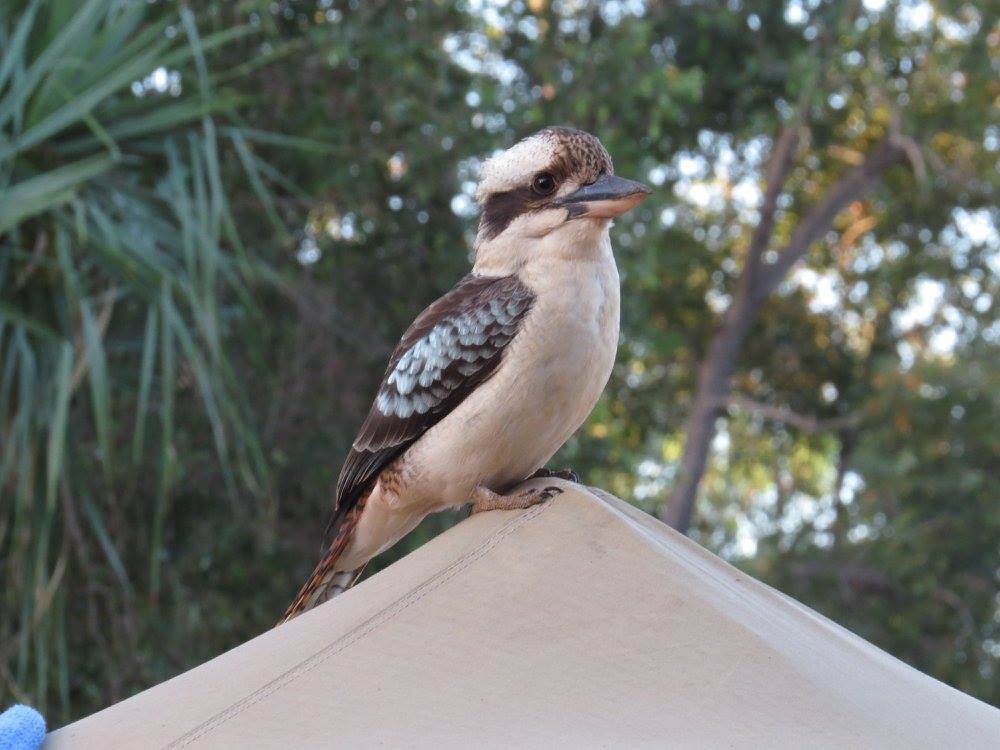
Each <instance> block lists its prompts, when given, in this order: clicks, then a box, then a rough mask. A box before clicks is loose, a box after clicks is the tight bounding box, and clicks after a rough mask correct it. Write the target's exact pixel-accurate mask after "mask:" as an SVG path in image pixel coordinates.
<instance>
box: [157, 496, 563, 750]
mask: <svg viewBox="0 0 1000 750" xmlns="http://www.w3.org/2000/svg"><path fill="white" fill-rule="evenodd" d="M550 505H552V501H549V502H546V503H542V504H540V505H536V506H534V507H533V508H530V509H529V510H528V511H527V512H525V513H522V514H521V515H519V516H517V517H516V518H514V519H512V520H511V521H508V522H507V523H506V524H505V525H504V526H502V527H500V528H499V529H498V530H497V531H495V532H494V533H493V535H492V536H491V537H490V538H489V539H487V540H486V541H485V542H483V544H482V545H480V546H479V547H477V548H476V549H474V550H472V551H470V552H467V553H466V554H464V555H462V556H461V557H460V558H458V559H457V560H455V561H454V562H453V563H451V564H450V565H448V566H447V567H446V568H444V569H442V570H440V571H438V572H437V573H435V574H434V575H433V576H431V577H430V578H428V579H427V580H425V581H424V582H423V583H421V584H420V585H419V586H418V587H417V588H415V589H414V590H412V591H411V592H410V593H409V594H407V595H405V596H404V597H402V598H400V599H397V600H396V601H395V602H393V603H392V604H390V605H388V606H387V607H385V608H383V609H382V610H380V611H379V612H377V613H375V614H374V615H372V616H371V617H370V618H368V619H367V620H366V621H365V622H364V623H362V624H361V625H359V626H358V627H356V628H355V629H354V630H352V631H351V632H349V633H347V634H346V635H344V636H342V637H341V638H339V639H337V640H336V641H334V642H333V643H330V644H328V645H326V646H324V647H323V648H322V649H320V650H319V651H317V652H316V653H314V654H313V655H312V656H310V657H308V658H307V659H304V660H303V661H301V662H299V663H298V664H296V665H295V666H294V667H292V668H291V669H289V670H287V671H285V672H283V673H282V674H280V675H279V676H278V677H276V678H274V679H273V680H271V681H270V682H268V683H267V684H265V685H263V686H262V687H260V688H258V689H257V690H255V691H254V692H252V693H250V695H248V696H246V697H245V698H243V699H242V700H240V701H239V702H238V703H235V704H233V705H231V706H230V707H229V708H227V709H225V710H224V711H221V712H219V713H217V714H216V715H215V716H213V717H212V718H210V719H208V720H207V721H205V722H203V723H202V724H200V725H199V726H197V727H195V728H194V729H191V730H190V731H188V732H187V733H185V734H183V735H181V736H180V737H178V738H177V739H176V740H174V741H172V742H170V743H169V744H167V745H165V746H164V750H171V749H172V748H180V747H186V746H187V745H190V744H191V743H192V742H195V741H196V740H199V739H201V738H202V737H204V736H205V735H206V734H208V733H210V732H212V731H214V730H215V729H218V728H219V727H220V726H221V725H222V724H225V723H226V722H227V721H229V720H230V719H232V718H234V717H236V716H239V715H240V714H241V713H243V712H244V711H246V710H247V709H248V708H250V707H251V706H253V705H255V704H257V703H259V702H260V701H262V700H264V699H265V698H267V697H268V696H270V695H272V694H273V693H275V692H277V691H278V690H280V689H281V688H283V687H285V686H286V685H288V684H290V683H292V682H294V681H295V680H297V679H298V678H299V677H301V676H302V675H304V674H308V673H309V672H310V671H312V670H313V669H315V668H316V667H317V666H319V665H320V664H322V663H323V662H324V661H326V660H327V659H329V658H330V657H331V656H336V655H337V654H339V653H341V652H342V651H344V650H345V649H347V648H348V647H350V646H351V645H353V644H354V643H356V642H357V641H359V640H360V639H361V638H362V637H364V636H366V635H368V633H370V632H372V631H373V630H375V629H376V628H378V627H379V626H381V625H383V624H385V623H386V622H388V621H389V620H391V619H392V618H393V617H395V616H397V615H398V614H400V613H401V612H404V611H405V610H406V609H408V608H409V607H412V606H413V605H414V604H416V603H417V602H419V601H420V600H421V599H423V598H424V597H425V596H427V595H428V594H430V593H431V592H433V591H435V590H436V589H438V588H440V587H441V586H442V585H443V584H445V583H447V582H448V581H449V580H451V579H452V578H454V577H455V576H456V575H457V574H458V573H459V572H461V571H462V570H464V569H465V568H467V567H469V566H470V565H472V564H473V563H474V562H476V561H477V560H479V559H480V558H481V557H483V556H484V555H485V554H486V553H488V552H489V551H490V550H492V549H493V548H494V547H496V546H497V545H498V544H499V543H500V542H501V541H503V540H504V539H505V538H506V537H508V536H510V535H511V534H512V533H513V532H514V531H516V530H517V529H518V528H520V527H521V526H523V525H524V524H526V523H527V522H528V521H530V520H532V519H533V518H535V517H537V516H538V515H539V514H541V513H542V512H543V511H544V510H545V509H546V508H548V507H549V506H550Z"/></svg>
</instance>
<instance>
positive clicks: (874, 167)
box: [657, 121, 912, 533]
mask: <svg viewBox="0 0 1000 750" xmlns="http://www.w3.org/2000/svg"><path fill="white" fill-rule="evenodd" d="M798 131H799V123H798V122H797V121H796V122H793V123H791V124H789V125H788V126H787V127H786V128H785V130H784V131H783V133H782V134H781V137H780V138H779V139H778V141H777V142H776V143H775V149H774V155H773V156H772V158H771V163H770V164H769V166H768V170H767V190H766V192H765V195H764V200H763V202H762V205H761V217H760V223H759V224H758V226H757V227H756V229H755V230H754V233H753V236H752V237H751V239H750V246H749V248H748V250H747V259H746V263H745V265H744V267H743V272H742V273H741V274H740V278H739V281H738V282H737V291H736V294H735V295H734V298H733V302H732V305H731V306H730V307H729V309H728V310H727V311H726V314H725V317H724V318H723V322H722V325H721V326H720V328H719V329H718V331H717V332H716V334H715V336H714V337H713V338H712V341H711V342H710V343H709V345H708V350H707V352H706V353H705V359H704V361H703V362H702V364H701V369H700V371H699V375H698V387H697V391H696V394H695V398H694V403H693V405H692V407H691V413H690V415H689V416H688V418H687V422H686V423H685V427H684V432H685V435H686V439H685V442H684V453H683V455H682V456H681V461H680V466H679V469H678V475H677V479H676V482H675V484H674V487H673V489H672V490H671V492H670V495H669V497H668V498H667V499H666V500H665V502H663V503H661V504H660V506H659V508H658V512H657V514H658V515H659V517H660V519H661V520H663V521H664V522H666V523H668V524H669V525H670V526H672V527H674V528H675V529H677V530H678V531H680V532H683V533H686V532H687V530H688V528H689V527H690V525H691V516H692V514H693V511H694V503H695V499H696V498H697V495H698V486H699V485H700V484H701V479H702V476H704V473H705V465H706V463H707V461H708V454H709V450H710V449H711V446H712V440H713V439H714V438H715V431H716V430H715V424H716V419H717V417H718V416H719V413H720V412H721V410H722V409H723V408H724V406H725V404H726V402H727V401H728V399H729V395H730V392H731V390H732V377H733V373H734V372H735V371H736V363H737V362H738V360H739V355H740V351H741V349H742V347H743V340H744V339H745V338H746V334H747V331H749V330H750V326H751V325H752V324H753V321H754V319H755V318H756V317H757V314H758V313H759V312H760V308H761V307H762V306H763V305H764V302H766V301H767V299H768V297H770V295H771V294H772V293H773V292H774V290H775V289H777V287H778V284H780V283H781V280H782V279H783V278H784V277H785V275H786V274H787V273H788V271H789V270H790V269H791V267H792V266H793V265H794V264H795V263H796V262H797V261H798V260H800V259H801V258H802V256H803V255H805V254H806V251H807V250H808V249H809V247H810V246H811V245H812V243H813V242H815V241H816V240H818V239H819V238H820V237H822V236H823V234H824V233H826V232H827V231H828V230H829V228H830V225H831V224H832V222H833V220H834V219H835V218H836V216H837V214H839V213H840V212H841V211H842V210H843V209H844V208H846V207H847V206H848V205H849V204H850V203H851V202H852V201H855V200H858V199H859V198H861V197H862V196H863V195H864V194H865V193H866V192H867V191H868V190H869V189H870V188H871V187H872V186H873V185H875V184H876V183H877V182H878V181H879V180H880V179H881V177H882V174H883V173H884V172H885V171H886V170H887V169H888V168H889V167H891V166H892V165H893V164H895V163H897V162H898V161H901V160H902V159H903V157H904V156H905V154H906V149H907V147H908V146H909V147H910V148H912V142H907V141H905V140H904V139H902V138H901V137H898V136H897V137H892V136H890V137H887V138H886V139H884V140H883V141H880V142H879V143H878V144H876V145H875V146H874V147H873V148H872V150H871V152H870V153H869V154H868V156H867V157H866V158H865V160H864V162H863V163H861V164H860V165H859V166H857V167H855V168H854V169H851V170H849V171H848V172H847V173H845V174H844V176H843V177H841V178H840V179H839V180H838V181H837V182H836V183H834V184H833V185H832V186H831V187H830V188H829V190H827V192H826V193H825V194H824V195H823V197H822V198H821V199H820V200H819V201H818V202H817V203H816V204H815V205H814V206H813V207H812V209H811V210H810V211H809V212H808V213H807V214H806V215H805V216H804V217H803V218H802V220H801V221H800V222H799V224H798V225H797V226H796V227H795V230H794V231H793V232H792V235H791V238H790V239H789V242H788V244H787V245H786V246H785V247H784V248H782V249H781V250H779V251H777V254H776V257H775V259H774V262H772V263H769V264H765V263H764V262H763V257H764V250H765V249H766V248H767V246H768V245H770V243H771V234H772V230H773V227H774V216H775V212H776V209H777V198H778V196H779V195H780V194H781V191H782V189H783V188H784V184H785V181H786V179H787V177H788V172H789V171H790V168H791V164H792V157H793V156H794V151H795V148H796V147H797V145H798Z"/></svg>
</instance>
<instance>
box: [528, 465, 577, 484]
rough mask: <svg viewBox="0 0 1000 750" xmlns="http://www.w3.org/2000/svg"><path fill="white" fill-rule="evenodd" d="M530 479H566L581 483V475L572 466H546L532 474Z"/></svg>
mask: <svg viewBox="0 0 1000 750" xmlns="http://www.w3.org/2000/svg"><path fill="white" fill-rule="evenodd" d="M528 479H565V480H566V481H567V482H575V483H576V484H579V483H580V477H578V476H577V475H576V472H575V471H573V470H572V469H570V468H566V469H546V468H545V467H544V466H543V467H542V468H541V469H539V470H538V471H536V472H535V473H534V474H532V475H531V476H530V477H528Z"/></svg>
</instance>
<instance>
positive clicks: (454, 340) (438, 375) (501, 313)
mask: <svg viewBox="0 0 1000 750" xmlns="http://www.w3.org/2000/svg"><path fill="white" fill-rule="evenodd" d="M530 304H531V301H530V299H527V298H514V299H511V300H503V299H497V298H494V299H492V300H490V301H489V305H488V306H487V305H484V306H483V307H479V308H477V309H474V310H468V311H466V312H463V313H461V314H458V315H456V316H455V317H452V318H448V319H446V320H442V321H441V322H440V323H438V324H437V325H435V326H434V327H433V328H432V329H431V330H430V332H429V333H428V334H427V335H425V336H424V337H423V338H421V339H420V340H418V341H417V342H416V343H415V344H414V345H413V346H411V347H410V348H409V349H408V350H407V351H406V353H405V354H404V355H403V356H402V357H400V359H399V362H397V363H396V366H395V367H394V368H393V370H392V372H391V373H389V377H387V378H386V380H385V383H384V384H383V385H382V388H381V389H380V390H379V393H378V396H377V398H376V399H375V405H376V407H377V408H378V410H379V411H380V412H381V413H382V414H384V415H385V416H387V417H392V416H395V417H399V418H401V419H406V418H407V417H409V416H411V415H413V414H426V413H427V412H428V411H430V410H431V409H433V408H434V407H435V406H437V405H438V404H440V403H441V402H442V401H444V400H445V399H446V398H447V397H448V396H449V395H450V394H451V393H453V392H454V391H455V390H456V389H457V388H458V387H459V386H460V385H461V384H462V382H463V380H464V379H465V378H467V377H469V376H470V375H473V374H475V373H476V372H477V371H479V370H480V369H481V368H482V367H483V365H484V364H485V363H486V361H487V360H489V359H490V358H491V357H493V356H494V355H496V354H497V353H498V352H499V351H500V350H501V349H502V348H503V347H504V346H506V345H507V343H508V342H509V341H510V340H511V338H513V336H514V334H515V333H516V328H517V325H516V320H517V319H518V317H519V316H520V315H522V314H523V313H524V312H525V311H526V309H527V308H528V307H529V306H530ZM512 322H513V323H514V325H511V323H512Z"/></svg>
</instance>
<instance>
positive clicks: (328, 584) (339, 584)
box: [278, 498, 367, 625]
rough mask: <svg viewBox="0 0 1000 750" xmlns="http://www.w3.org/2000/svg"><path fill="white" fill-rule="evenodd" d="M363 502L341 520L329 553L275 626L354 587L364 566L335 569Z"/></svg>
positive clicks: (362, 508) (355, 524) (352, 531)
mask: <svg viewBox="0 0 1000 750" xmlns="http://www.w3.org/2000/svg"><path fill="white" fill-rule="evenodd" d="M366 499H367V498H362V499H361V500H360V501H359V502H358V504H357V506H355V508H353V509H352V511H351V512H350V513H348V514H347V516H346V517H345V518H344V520H343V522H342V523H341V524H340V528H339V529H338V530H337V536H336V537H334V540H333V542H332V543H331V544H330V549H329V550H328V551H327V553H326V554H325V555H324V556H323V559H322V560H320V561H319V564H318V565H317V566H316V568H315V569H314V570H313V572H312V575H311V576H309V580H307V581H306V582H305V584H304V585H303V586H302V588H301V589H300V590H299V593H298V595H297V596H296V597H295V600H294V601H293V602H292V603H291V604H290V605H288V609H286V610H285V614H284V615H283V616H282V618H281V619H280V620H279V621H278V625H281V624H282V623H285V622H288V621H289V620H291V619H292V618H293V617H297V616H298V615H300V614H302V613H303V612H306V611H307V610H310V609H312V608H313V607H315V606H317V605H318V604H322V603H323V602H325V601H329V600H330V599H332V598H333V597H335V596H337V595H338V594H342V593H344V592H345V591H347V589H349V588H351V586H353V585H354V584H355V583H357V581H358V578H360V577H361V572H362V571H363V570H364V566H363V565H362V566H361V567H360V568H356V569H355V570H337V569H336V565H337V560H338V559H339V558H340V556H341V554H343V552H344V550H345V549H347V545H348V543H349V542H350V541H351V536H352V535H353V534H354V527H355V526H357V523H358V519H359V518H360V517H361V511H362V510H364V500H366Z"/></svg>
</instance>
